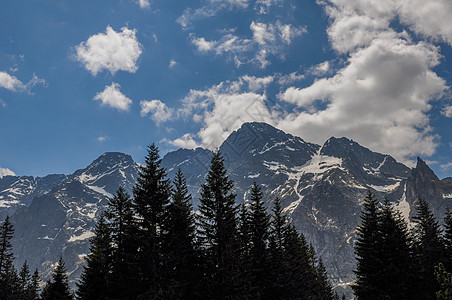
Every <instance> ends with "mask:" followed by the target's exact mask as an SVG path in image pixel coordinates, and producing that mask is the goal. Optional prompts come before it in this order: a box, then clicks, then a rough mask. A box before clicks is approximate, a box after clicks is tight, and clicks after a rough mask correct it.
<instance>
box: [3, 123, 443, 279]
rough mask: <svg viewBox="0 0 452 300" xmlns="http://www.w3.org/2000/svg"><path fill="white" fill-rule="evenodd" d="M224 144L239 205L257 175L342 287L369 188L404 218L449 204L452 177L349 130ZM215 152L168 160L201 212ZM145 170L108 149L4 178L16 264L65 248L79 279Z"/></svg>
mask: <svg viewBox="0 0 452 300" xmlns="http://www.w3.org/2000/svg"><path fill="white" fill-rule="evenodd" d="M219 149H220V151H221V153H222V155H223V156H224V158H225V165H226V167H227V169H228V175H229V178H230V179H232V180H233V181H234V182H235V187H234V191H235V193H236V194H237V197H236V201H237V203H238V204H239V203H242V202H243V201H247V199H248V193H249V189H250V187H251V185H252V184H253V182H256V183H257V184H259V185H260V186H261V188H262V191H263V193H264V200H265V203H266V204H267V207H268V208H269V209H271V207H272V202H273V201H274V199H275V198H276V197H279V198H280V199H281V203H282V206H283V208H284V213H285V214H286V215H288V216H289V217H290V220H291V222H292V223H293V224H294V225H295V226H296V228H297V229H298V230H299V231H300V232H302V233H303V234H304V235H305V237H306V239H307V240H308V242H310V243H312V244H313V245H314V247H315V249H316V250H317V253H319V255H320V256H321V257H322V258H323V260H324V262H325V265H326V268H327V271H328V273H329V275H330V277H331V280H332V282H333V283H334V284H335V285H342V284H346V283H348V282H351V281H353V280H354V274H353V269H354V268H355V258H354V250H353V245H354V241H355V230H356V227H357V225H358V223H359V217H360V213H361V204H362V200H363V199H364V197H365V195H366V194H367V191H368V190H370V191H372V192H373V193H374V194H375V195H376V197H377V198H378V199H380V200H383V198H384V197H386V198H387V199H389V200H390V201H391V202H393V203H394V205H395V206H396V207H397V208H398V209H399V210H400V211H401V213H402V215H403V216H404V217H405V218H406V219H407V220H410V218H411V217H412V216H413V215H414V213H415V207H416V204H417V201H418V198H419V197H421V198H423V199H425V200H427V201H428V202H429V203H430V205H431V207H432V210H433V211H434V213H435V214H436V216H437V217H438V219H439V220H440V221H441V220H442V218H443V216H444V213H445V211H446V208H447V206H449V207H450V206H451V204H452V178H445V179H442V180H440V179H439V178H438V177H437V176H436V175H435V174H434V172H433V171H432V170H431V169H430V168H429V167H428V165H427V164H426V163H425V162H424V161H423V160H421V159H420V158H418V161H417V165H416V167H415V168H409V167H407V166H405V165H404V164H402V163H399V162H397V161H396V160H395V159H394V158H393V157H391V156H389V155H385V154H380V153H376V152H373V151H371V150H369V149H367V148H365V147H363V146H361V145H359V144H358V143H356V142H355V141H353V140H350V139H347V138H344V137H342V138H335V137H332V138H330V139H328V140H327V141H326V142H325V143H324V144H323V145H317V144H314V143H310V142H306V141H304V140H303V139H302V138H300V137H296V136H293V135H290V134H287V133H285V132H283V131H281V130H279V129H277V128H274V127H272V126H270V125H268V124H265V123H244V124H243V125H242V127H241V128H240V129H238V130H237V131H235V132H233V133H232V134H231V135H230V136H229V137H228V138H227V139H226V140H225V141H224V142H223V144H222V145H221V146H220V148H219ZM211 156H212V152H211V151H210V150H206V149H202V148H197V149H193V150H190V149H179V150H177V151H174V152H169V153H167V154H166V155H165V156H164V157H163V159H162V166H164V167H165V168H166V169H167V172H168V176H169V178H173V177H174V175H175V173H176V171H177V169H178V168H180V169H181V170H182V172H183V173H184V175H185V177H186V179H187V183H188V186H189V190H190V192H191V193H192V195H193V206H194V209H195V210H196V209H197V206H198V205H199V192H200V188H201V184H203V183H204V178H205V175H206V173H207V172H208V169H209V165H210V159H211ZM138 171H139V165H138V164H137V163H136V162H134V161H133V159H132V157H131V156H129V155H127V154H123V153H105V154H103V155H101V156H100V157H99V158H97V159H96V160H94V161H93V163H91V164H90V165H89V166H88V167H86V168H84V169H80V170H77V171H76V172H74V173H73V174H71V175H62V174H59V175H58V174H57V175H48V176H46V177H42V178H34V177H30V176H5V177H3V178H0V218H4V217H5V216H6V215H7V214H9V215H10V216H11V220H12V222H13V224H14V227H15V235H14V238H13V241H12V242H13V247H14V253H15V256H16V263H17V265H21V264H23V262H24V261H25V260H27V262H28V264H29V265H30V268H32V269H34V268H38V269H39V270H40V271H41V272H42V275H43V276H42V277H43V278H46V276H48V274H49V272H50V270H51V269H52V266H53V264H54V263H55V262H56V261H57V260H58V258H59V257H60V255H62V256H63V258H64V260H65V262H66V267H67V269H68V271H69V272H70V279H71V280H72V282H73V283H74V282H75V281H76V280H77V278H78V277H79V275H80V272H81V270H82V267H81V266H82V265H83V258H84V257H85V256H86V255H87V253H89V238H90V237H92V236H93V230H94V227H95V223H96V220H97V218H98V217H99V215H100V213H101V212H102V210H103V209H104V208H105V206H106V203H107V201H108V198H109V197H111V196H112V195H113V194H114V193H115V191H116V189H117V188H118V187H119V186H123V187H124V188H125V189H126V191H128V192H129V193H131V191H132V188H133V186H134V184H135V180H136V178H137V175H138Z"/></svg>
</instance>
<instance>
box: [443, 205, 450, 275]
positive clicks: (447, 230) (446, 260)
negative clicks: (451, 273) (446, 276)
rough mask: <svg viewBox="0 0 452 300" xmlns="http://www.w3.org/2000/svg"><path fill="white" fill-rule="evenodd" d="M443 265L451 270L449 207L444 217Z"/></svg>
mask: <svg viewBox="0 0 452 300" xmlns="http://www.w3.org/2000/svg"><path fill="white" fill-rule="evenodd" d="M444 246H445V257H444V265H445V266H446V269H447V270H452V213H451V211H450V210H449V209H447V211H446V215H445V217H444Z"/></svg>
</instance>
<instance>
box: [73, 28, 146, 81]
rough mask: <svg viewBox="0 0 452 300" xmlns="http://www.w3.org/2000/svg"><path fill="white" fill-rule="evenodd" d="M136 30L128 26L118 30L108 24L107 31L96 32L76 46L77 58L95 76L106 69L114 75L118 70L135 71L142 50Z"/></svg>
mask: <svg viewBox="0 0 452 300" xmlns="http://www.w3.org/2000/svg"><path fill="white" fill-rule="evenodd" d="M136 32H137V31H136V29H128V28H127V27H123V28H121V31H118V32H116V31H115V30H114V29H113V28H111V27H110V26H107V29H106V31H105V33H98V34H94V35H92V36H91V37H89V38H88V40H87V41H86V42H82V43H80V44H79V45H78V46H77V47H76V51H77V55H76V58H77V60H78V61H80V62H81V63H83V65H84V66H85V68H86V69H87V70H88V71H90V72H91V74H92V75H94V76H96V75H97V74H98V73H99V72H101V71H102V70H104V69H105V70H108V71H110V73H111V74H113V75H114V74H115V73H116V72H117V71H127V72H131V73H135V72H136V71H137V70H138V66H137V60H138V58H139V57H140V55H141V52H142V50H141V44H140V43H139V42H138V39H137V37H136Z"/></svg>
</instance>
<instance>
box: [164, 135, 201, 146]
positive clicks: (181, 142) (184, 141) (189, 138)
mask: <svg viewBox="0 0 452 300" xmlns="http://www.w3.org/2000/svg"><path fill="white" fill-rule="evenodd" d="M167 142H168V143H169V144H170V145H173V146H175V147H179V148H186V149H196V148H198V147H201V145H200V144H198V142H196V140H195V139H194V138H193V135H192V134H190V133H186V134H184V135H183V136H181V137H180V138H177V139H175V140H173V141H167Z"/></svg>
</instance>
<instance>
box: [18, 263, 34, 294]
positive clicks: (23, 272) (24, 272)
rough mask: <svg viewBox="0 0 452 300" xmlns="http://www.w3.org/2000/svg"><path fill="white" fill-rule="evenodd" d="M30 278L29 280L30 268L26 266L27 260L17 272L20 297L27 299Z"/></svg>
mask: <svg viewBox="0 0 452 300" xmlns="http://www.w3.org/2000/svg"><path fill="white" fill-rule="evenodd" d="M30 280H31V275H30V269H29V268H28V264H27V261H25V262H24V264H23V265H22V268H21V269H20V272H19V281H18V285H19V295H20V298H23V299H27V294H28V286H29V284H30Z"/></svg>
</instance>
